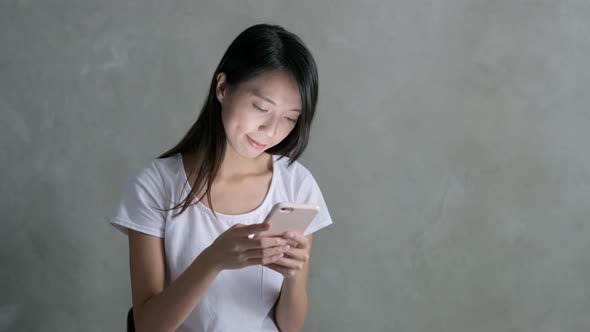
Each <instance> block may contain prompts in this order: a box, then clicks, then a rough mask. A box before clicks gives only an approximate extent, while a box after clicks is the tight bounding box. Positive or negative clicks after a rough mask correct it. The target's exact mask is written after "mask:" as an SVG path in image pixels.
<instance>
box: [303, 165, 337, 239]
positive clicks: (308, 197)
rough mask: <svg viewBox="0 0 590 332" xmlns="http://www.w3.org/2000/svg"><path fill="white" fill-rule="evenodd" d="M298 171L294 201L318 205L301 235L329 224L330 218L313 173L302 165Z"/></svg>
mask: <svg viewBox="0 0 590 332" xmlns="http://www.w3.org/2000/svg"><path fill="white" fill-rule="evenodd" d="M300 173H301V175H300V177H301V178H300V179H299V181H296V183H297V190H296V193H295V202H296V203H306V204H317V205H318V206H319V207H320V211H319V212H318V214H317V215H316V216H315V218H314V219H313V220H312V222H311V223H310V224H309V226H307V229H306V230H305V232H304V233H303V235H309V234H312V233H315V232H317V231H319V230H320V229H322V228H324V227H326V226H328V225H331V224H332V218H331V216H330V212H329V211H328V207H327V206H326V202H325V200H324V196H323V195H322V191H321V189H320V186H319V185H318V183H317V181H316V180H315V178H314V177H313V175H312V174H311V173H310V172H309V171H308V170H307V169H305V168H304V167H302V171H301V172H300Z"/></svg>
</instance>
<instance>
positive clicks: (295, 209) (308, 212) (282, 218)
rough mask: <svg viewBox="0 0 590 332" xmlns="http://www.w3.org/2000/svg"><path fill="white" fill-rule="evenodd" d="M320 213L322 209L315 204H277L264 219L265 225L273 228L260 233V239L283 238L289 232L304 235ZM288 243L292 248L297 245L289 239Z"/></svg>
mask: <svg viewBox="0 0 590 332" xmlns="http://www.w3.org/2000/svg"><path fill="white" fill-rule="evenodd" d="M319 211H320V207H319V206H318V205H315V204H303V203H289V202H280V203H276V204H275V205H274V206H273V208H272V209H271V210H270V212H269V213H268V215H267V216H266V218H264V223H269V224H271V228H270V230H267V231H264V232H261V233H259V237H262V236H268V237H276V236H283V235H284V234H285V233H286V232H289V231H295V232H299V233H301V234H303V233H304V232H305V230H306V229H307V227H308V226H309V224H310V223H311V222H312V221H313V218H315V216H316V215H317V214H318V212H319ZM287 241H288V244H290V245H292V246H293V245H295V244H296V242H294V241H293V240H291V239H287Z"/></svg>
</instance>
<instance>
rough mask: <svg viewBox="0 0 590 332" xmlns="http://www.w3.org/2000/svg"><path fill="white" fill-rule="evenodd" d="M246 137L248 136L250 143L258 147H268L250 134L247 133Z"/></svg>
mask: <svg viewBox="0 0 590 332" xmlns="http://www.w3.org/2000/svg"><path fill="white" fill-rule="evenodd" d="M246 137H247V138H248V141H250V144H252V146H254V147H255V148H257V149H263V148H264V147H266V144H260V143H258V142H256V141H255V140H253V139H252V138H251V137H250V136H248V135H246Z"/></svg>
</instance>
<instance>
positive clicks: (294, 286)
mask: <svg viewBox="0 0 590 332" xmlns="http://www.w3.org/2000/svg"><path fill="white" fill-rule="evenodd" d="M306 237H307V240H308V243H309V256H308V258H307V261H306V262H305V263H304V264H303V267H302V268H301V270H300V271H299V272H298V273H297V274H296V275H295V276H293V277H291V278H285V279H284V281H283V287H282V289H281V294H280V295H279V299H278V303H277V307H276V309H275V322H276V324H277V327H278V328H279V330H280V331H281V332H292V331H301V330H302V329H303V325H304V323H305V318H306V316H307V276H308V274H309V261H310V258H311V247H312V239H313V235H312V234H310V235H308V236H306Z"/></svg>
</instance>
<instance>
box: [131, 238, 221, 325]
mask: <svg viewBox="0 0 590 332" xmlns="http://www.w3.org/2000/svg"><path fill="white" fill-rule="evenodd" d="M129 259H130V261H129V263H130V268H131V291H132V298H133V316H134V321H135V328H136V330H137V331H140V332H146V331H174V330H176V329H177V328H178V326H180V325H181V324H182V322H184V321H185V320H186V318H187V317H188V315H189V314H190V313H191V312H192V310H193V309H194V307H195V306H196V305H197V303H198V302H199V301H200V299H201V297H202V296H203V294H204V293H205V291H206V290H207V289H208V288H209V286H210V284H211V283H212V282H213V280H214V279H215V277H216V276H217V275H218V274H219V272H220V270H219V268H218V267H217V266H216V265H215V264H213V261H212V260H211V259H210V258H209V256H208V255H207V250H205V251H203V252H202V253H201V255H199V256H198V257H197V258H196V259H195V260H194V261H193V263H192V264H191V265H190V266H189V267H188V268H187V269H186V270H185V271H184V272H183V273H182V274H181V275H180V276H179V277H178V278H177V279H176V280H175V281H174V282H173V283H171V284H170V285H169V286H168V287H167V288H165V289H164V276H165V268H166V264H165V255H164V241H163V239H161V238H158V237H155V236H151V235H147V234H144V233H140V232H136V231H134V230H131V229H130V230H129Z"/></svg>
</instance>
